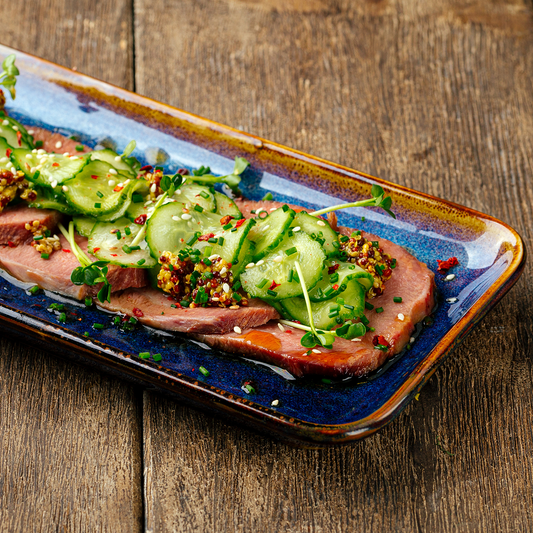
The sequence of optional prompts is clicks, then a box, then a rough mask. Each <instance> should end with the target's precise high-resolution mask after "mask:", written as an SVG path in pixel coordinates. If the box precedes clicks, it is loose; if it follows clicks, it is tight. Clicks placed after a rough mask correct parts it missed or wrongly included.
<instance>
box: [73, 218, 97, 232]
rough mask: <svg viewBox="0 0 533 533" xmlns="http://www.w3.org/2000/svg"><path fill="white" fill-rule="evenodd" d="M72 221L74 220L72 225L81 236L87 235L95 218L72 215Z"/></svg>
mask: <svg viewBox="0 0 533 533" xmlns="http://www.w3.org/2000/svg"><path fill="white" fill-rule="evenodd" d="M72 222H74V227H75V228H76V231H77V232H78V233H79V234H80V235H81V236H82V237H89V236H90V235H91V231H92V230H93V228H94V226H95V224H96V222H97V220H96V219H95V218H93V217H74V218H73V219H72Z"/></svg>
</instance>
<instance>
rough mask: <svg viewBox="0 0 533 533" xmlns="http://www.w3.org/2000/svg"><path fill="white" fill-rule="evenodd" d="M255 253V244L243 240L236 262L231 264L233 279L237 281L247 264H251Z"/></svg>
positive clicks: (248, 240)
mask: <svg viewBox="0 0 533 533" xmlns="http://www.w3.org/2000/svg"><path fill="white" fill-rule="evenodd" d="M254 253H255V244H254V243H253V242H252V241H251V240H250V239H244V241H243V242H242V245H241V249H240V250H239V256H238V257H237V260H236V261H234V262H233V263H232V265H233V266H232V267H231V271H232V272H233V279H238V277H239V276H240V275H241V272H242V271H243V270H244V268H245V267H246V265H247V264H249V263H251V262H252V258H253V256H254Z"/></svg>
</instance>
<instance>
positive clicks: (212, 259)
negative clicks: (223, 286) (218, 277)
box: [209, 254, 222, 273]
mask: <svg viewBox="0 0 533 533" xmlns="http://www.w3.org/2000/svg"><path fill="white" fill-rule="evenodd" d="M219 257H220V256H219V255H218V254H213V255H210V256H209V261H214V260H215V259H218V258H219ZM221 273H222V272H221Z"/></svg>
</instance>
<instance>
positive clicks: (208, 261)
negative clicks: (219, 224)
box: [203, 246, 213, 266]
mask: <svg viewBox="0 0 533 533" xmlns="http://www.w3.org/2000/svg"><path fill="white" fill-rule="evenodd" d="M207 248H211V246H208V247H207ZM207 248H206V249H205V250H206V252H207ZM210 254H211V250H209V253H206V255H210ZM203 263H204V265H205V266H211V265H212V264H213V263H212V262H211V259H208V258H207V257H206V258H205V259H204V260H203Z"/></svg>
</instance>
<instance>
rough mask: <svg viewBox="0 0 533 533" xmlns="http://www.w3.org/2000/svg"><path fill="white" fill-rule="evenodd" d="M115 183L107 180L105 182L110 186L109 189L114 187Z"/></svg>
mask: <svg viewBox="0 0 533 533" xmlns="http://www.w3.org/2000/svg"><path fill="white" fill-rule="evenodd" d="M115 183H116V181H115V180H109V181H108V182H107V184H108V185H109V186H110V187H113V186H114V185H115Z"/></svg>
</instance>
